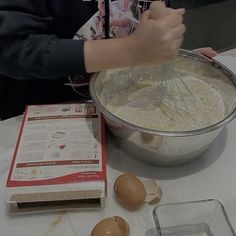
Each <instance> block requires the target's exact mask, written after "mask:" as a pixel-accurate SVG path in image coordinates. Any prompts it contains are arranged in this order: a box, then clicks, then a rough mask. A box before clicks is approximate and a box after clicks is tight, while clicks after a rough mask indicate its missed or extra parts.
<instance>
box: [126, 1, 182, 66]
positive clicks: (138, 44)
mask: <svg viewBox="0 0 236 236" xmlns="http://www.w3.org/2000/svg"><path fill="white" fill-rule="evenodd" d="M153 3H154V2H153ZM153 3H152V4H153ZM159 3H161V2H159ZM155 7H164V8H165V9H164V10H165V12H166V13H165V14H164V15H162V16H161V17H160V18H159V19H151V15H152V11H153V9H154V10H155ZM155 7H153V8H150V9H151V10H149V11H146V12H144V13H143V16H142V19H141V22H140V24H139V25H138V27H137V29H136V30H135V32H134V33H133V34H132V35H131V36H130V37H131V38H132V47H131V49H132V50H133V51H132V52H131V53H133V55H134V56H135V58H136V60H137V62H138V64H139V63H140V64H161V63H167V62H169V61H170V60H172V59H173V58H174V57H175V56H176V55H177V52H178V49H179V47H180V46H181V44H182V41H183V34H184V33H185V30H186V29H185V26H184V24H183V23H182V22H183V15H184V13H185V10H184V9H178V10H174V9H168V8H166V7H165V6H164V4H162V6H161V5H160V4H159V5H155Z"/></svg>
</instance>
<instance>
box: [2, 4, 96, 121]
mask: <svg viewBox="0 0 236 236" xmlns="http://www.w3.org/2000/svg"><path fill="white" fill-rule="evenodd" d="M96 11H97V1H95V0H91V1H82V0H1V1H0V75H1V76H0V118H1V119H6V118H9V117H12V116H15V115H18V114H21V113H22V112H23V111H24V109H25V105H27V104H39V103H54V102H63V101H66V100H70V99H76V98H79V97H78V95H76V94H74V92H73V91H72V90H71V88H68V87H66V86H65V85H64V83H65V82H68V81H67V77H68V76H74V75H76V74H83V73H85V68H84V55H83V43H84V42H83V41H79V40H72V38H73V36H74V35H75V33H76V32H77V30H78V29H79V28H80V27H82V26H83V25H84V24H85V23H86V21H88V20H89V19H90V18H91V16H92V15H93V14H94V13H95V12H96Z"/></svg>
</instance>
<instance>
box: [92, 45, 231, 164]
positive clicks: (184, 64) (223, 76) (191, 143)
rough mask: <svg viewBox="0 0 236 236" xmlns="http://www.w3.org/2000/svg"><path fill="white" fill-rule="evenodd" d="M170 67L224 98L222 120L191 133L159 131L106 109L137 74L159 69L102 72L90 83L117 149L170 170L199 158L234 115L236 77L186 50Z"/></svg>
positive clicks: (227, 70) (93, 97)
mask: <svg viewBox="0 0 236 236" xmlns="http://www.w3.org/2000/svg"><path fill="white" fill-rule="evenodd" d="M173 65H174V67H175V68H176V69H177V70H181V71H183V70H184V72H186V73H187V74H191V75H196V76H197V75H201V76H204V78H207V80H206V81H207V83H209V84H211V85H213V86H214V87H215V88H216V89H217V90H218V92H219V93H220V94H221V96H222V98H223V102H224V104H225V107H226V108H227V112H226V114H225V118H224V119H222V120H220V121H219V122H217V123H215V124H213V125H210V126H208V127H205V128H200V129H195V130H190V131H160V130H153V129H148V128H145V127H140V126H137V125H134V124H132V123H130V122H127V121H125V120H123V119H120V118H119V117H117V116H116V115H114V114H113V113H111V112H110V111H109V110H108V109H107V107H106V105H107V103H108V102H109V101H110V99H112V98H113V97H114V96H117V94H118V95H119V93H120V92H121V91H122V90H124V89H126V88H127V87H129V86H132V83H133V81H134V80H132V82H131V80H130V78H135V81H137V83H138V81H139V79H138V76H139V74H140V73H142V74H143V73H149V72H150V71H152V72H151V73H159V71H160V68H161V66H143V67H135V68H124V69H118V70H108V71H103V72H100V73H97V74H95V75H94V76H93V77H92V79H91V82H90V93H91V96H92V99H93V101H94V103H95V104H96V106H97V108H98V109H99V110H100V111H101V112H102V113H103V115H104V118H105V121H106V124H107V127H108V128H109V130H110V131H111V133H112V134H113V136H114V137H115V138H116V140H117V141H118V142H119V147H121V148H123V149H124V150H125V151H127V152H128V153H130V154H131V155H132V156H133V157H135V158H137V159H139V160H141V161H142V162H145V163H149V164H154V165H162V166H170V165H179V164H183V163H186V162H189V161H191V160H193V159H195V158H197V157H199V156H200V155H201V154H202V153H203V152H204V151H206V150H207V149H208V148H209V146H210V145H211V144H212V142H213V140H214V139H215V138H216V137H217V136H218V134H219V133H220V132H221V130H222V129H223V127H224V126H225V125H226V124H227V123H228V122H230V121H231V120H232V119H234V117H235V114H236V76H235V75H234V74H233V73H232V72H231V71H230V70H229V69H227V68H226V67H225V66H224V65H222V64H220V63H218V62H216V61H214V60H210V59H207V58H205V57H203V56H201V55H198V54H196V53H194V52H192V51H186V50H180V52H179V55H178V57H177V58H176V60H175V61H174V62H173ZM153 71H154V72H153ZM111 75H112V76H111ZM107 84H109V85H110V86H107ZM111 84H112V86H111ZM107 88H109V89H107ZM111 88H112V89H111ZM101 98H102V99H101ZM104 98H105V99H104Z"/></svg>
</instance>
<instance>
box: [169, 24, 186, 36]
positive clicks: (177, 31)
mask: <svg viewBox="0 0 236 236" xmlns="http://www.w3.org/2000/svg"><path fill="white" fill-rule="evenodd" d="M185 32H186V27H185V25H184V24H180V25H178V26H176V27H174V28H172V29H171V30H170V31H169V34H170V36H169V37H170V38H172V39H179V38H181V37H183V34H184V33H185Z"/></svg>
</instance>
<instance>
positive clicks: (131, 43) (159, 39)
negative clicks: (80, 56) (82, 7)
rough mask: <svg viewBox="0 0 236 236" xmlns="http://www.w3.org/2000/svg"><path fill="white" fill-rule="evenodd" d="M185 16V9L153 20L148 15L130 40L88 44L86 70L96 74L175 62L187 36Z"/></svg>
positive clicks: (169, 12) (148, 13)
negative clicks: (185, 33)
mask: <svg viewBox="0 0 236 236" xmlns="http://www.w3.org/2000/svg"><path fill="white" fill-rule="evenodd" d="M183 14H184V10H183V9H179V10H172V9H168V14H167V15H166V16H164V17H163V18H161V19H159V20H152V19H150V12H149V11H147V12H145V13H144V15H143V19H142V20H141V23H140V24H139V26H138V27H137V29H136V30H135V32H134V33H133V34H132V35H130V36H128V37H125V38H122V39H108V40H100V41H86V42H85V45H84V56H85V66H86V70H87V71H88V72H96V71H101V70H105V69H112V68H118V67H126V66H137V65H144V64H162V63H166V62H168V61H170V60H172V59H173V58H174V57H175V56H176V55H177V51H178V49H179V47H180V45H181V43H182V40H183V34H184V32H185V26H184V25H183V24H182V21H183V17H182V15H183Z"/></svg>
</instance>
